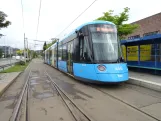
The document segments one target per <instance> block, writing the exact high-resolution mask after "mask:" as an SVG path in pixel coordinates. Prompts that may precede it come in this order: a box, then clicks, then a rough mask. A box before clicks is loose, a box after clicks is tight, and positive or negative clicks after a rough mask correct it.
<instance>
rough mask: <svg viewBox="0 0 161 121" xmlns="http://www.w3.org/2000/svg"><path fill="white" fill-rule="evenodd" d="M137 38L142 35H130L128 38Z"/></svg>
mask: <svg viewBox="0 0 161 121" xmlns="http://www.w3.org/2000/svg"><path fill="white" fill-rule="evenodd" d="M137 38H140V35H134V36H130V37H128V39H137Z"/></svg>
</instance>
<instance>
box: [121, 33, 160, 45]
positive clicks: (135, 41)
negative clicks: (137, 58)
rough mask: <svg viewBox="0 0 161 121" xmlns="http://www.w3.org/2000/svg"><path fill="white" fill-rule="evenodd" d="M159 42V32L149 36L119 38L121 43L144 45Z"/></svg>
mask: <svg viewBox="0 0 161 121" xmlns="http://www.w3.org/2000/svg"><path fill="white" fill-rule="evenodd" d="M153 43H161V34H155V35H151V36H145V37H142V38H137V39H132V40H121V44H122V45H131V46H132V45H145V44H153Z"/></svg>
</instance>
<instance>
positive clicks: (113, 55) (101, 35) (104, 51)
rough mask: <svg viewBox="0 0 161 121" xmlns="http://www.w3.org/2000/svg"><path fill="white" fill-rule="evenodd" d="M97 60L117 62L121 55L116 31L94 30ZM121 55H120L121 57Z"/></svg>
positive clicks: (93, 36) (93, 38) (93, 41)
mask: <svg viewBox="0 0 161 121" xmlns="http://www.w3.org/2000/svg"><path fill="white" fill-rule="evenodd" d="M91 34H92V43H93V51H94V61H95V62H117V61H118V59H119V58H120V57H121V52H120V49H119V48H120V47H119V46H120V45H119V44H118V40H117V34H116V33H112V32H111V33H105V32H92V33H91ZM119 56H120V57H119Z"/></svg>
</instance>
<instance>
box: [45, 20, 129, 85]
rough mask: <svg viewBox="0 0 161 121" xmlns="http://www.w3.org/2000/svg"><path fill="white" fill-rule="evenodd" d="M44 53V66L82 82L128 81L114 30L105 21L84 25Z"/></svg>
mask: <svg viewBox="0 0 161 121" xmlns="http://www.w3.org/2000/svg"><path fill="white" fill-rule="evenodd" d="M44 53H45V60H44V61H45V63H46V64H49V65H51V66H54V67H55V68H57V69H59V70H60V71H63V72H65V73H68V74H70V75H72V76H73V77H74V78H76V79H78V80H81V81H86V82H92V83H119V82H125V81H127V80H128V68H127V64H126V63H125V62H124V59H123V55H122V51H121V45H120V40H118V37H117V29H116V26H115V25H114V24H113V23H111V22H108V21H92V22H88V23H85V24H83V25H81V26H79V27H77V28H76V29H75V30H74V31H73V32H72V33H70V34H69V35H67V36H66V37H65V38H64V39H62V40H60V41H59V42H57V43H55V44H53V45H52V46H51V47H50V48H48V49H46V50H45V52H44Z"/></svg>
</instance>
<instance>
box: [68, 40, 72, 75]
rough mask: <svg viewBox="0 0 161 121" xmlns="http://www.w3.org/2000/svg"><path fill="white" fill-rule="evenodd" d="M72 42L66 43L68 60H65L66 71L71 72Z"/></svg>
mask: <svg viewBox="0 0 161 121" xmlns="http://www.w3.org/2000/svg"><path fill="white" fill-rule="evenodd" d="M72 55H73V42H69V43H68V61H67V66H68V73H70V74H73V59H72V58H73V57H72Z"/></svg>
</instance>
